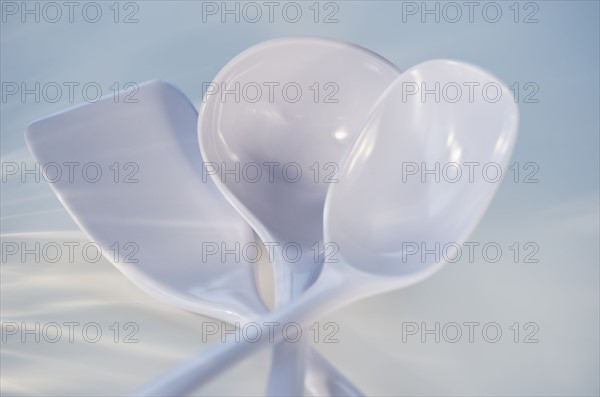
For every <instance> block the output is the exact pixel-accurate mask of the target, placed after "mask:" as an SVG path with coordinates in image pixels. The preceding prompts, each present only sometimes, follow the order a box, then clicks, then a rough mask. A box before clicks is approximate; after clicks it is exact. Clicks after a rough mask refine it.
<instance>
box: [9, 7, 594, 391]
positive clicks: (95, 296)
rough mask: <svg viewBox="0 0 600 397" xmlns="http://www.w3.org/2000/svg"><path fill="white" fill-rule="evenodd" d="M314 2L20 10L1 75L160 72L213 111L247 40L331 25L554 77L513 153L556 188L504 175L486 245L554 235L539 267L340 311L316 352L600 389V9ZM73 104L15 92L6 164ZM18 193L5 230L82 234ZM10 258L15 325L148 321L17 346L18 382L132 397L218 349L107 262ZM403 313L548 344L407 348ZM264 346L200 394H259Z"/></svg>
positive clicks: (430, 384)
mask: <svg viewBox="0 0 600 397" xmlns="http://www.w3.org/2000/svg"><path fill="white" fill-rule="evenodd" d="M3 3H4V2H3ZM31 3H33V2H30V4H31ZM219 3H220V2H219ZM259 3H262V2H259ZM312 3H313V2H303V3H302V10H303V12H304V13H305V14H304V16H303V18H302V20H301V21H300V22H298V23H296V24H291V23H287V22H286V21H285V20H284V19H283V18H281V14H276V21H275V22H274V23H269V22H267V21H266V20H265V17H263V20H261V21H259V22H257V23H255V24H252V23H247V22H244V21H242V22H241V23H232V22H229V23H221V22H220V21H219V19H218V17H209V22H208V23H203V22H202V4H201V3H200V2H192V1H170V2H167V1H141V2H137V4H138V5H139V12H138V13H137V15H136V17H137V18H138V19H139V23H135V24H122V23H119V24H115V23H113V21H112V14H109V10H108V6H109V5H110V4H112V2H101V4H102V9H103V12H105V14H104V16H103V18H102V20H101V21H100V22H98V23H96V24H90V23H86V22H85V21H83V20H82V19H81V17H80V14H76V20H77V21H76V22H75V23H72V24H71V23H68V22H67V21H65V18H66V16H63V20H62V21H60V22H58V23H56V24H51V23H46V22H41V23H34V22H32V20H31V17H30V19H29V21H28V22H26V23H22V22H21V21H20V20H19V18H18V16H7V21H6V22H5V23H4V22H3V23H2V24H1V36H2V37H1V42H0V43H1V60H0V69H1V80H2V82H18V83H21V82H26V83H28V84H29V85H33V84H34V83H35V82H37V81H39V82H41V83H42V85H43V84H44V83H46V82H52V81H54V82H59V83H62V82H65V81H74V82H80V83H82V84H85V83H86V82H98V83H99V84H100V85H101V87H102V88H103V89H104V90H106V91H105V93H109V92H108V87H109V86H111V85H112V84H113V83H114V82H119V83H120V84H124V83H126V82H136V83H141V82H144V81H147V80H152V79H156V78H160V79H164V80H167V81H170V82H172V83H174V84H175V85H177V86H178V87H180V88H181V89H182V90H183V91H184V92H185V93H186V94H187V95H188V96H189V97H190V98H191V99H192V100H193V101H194V102H195V103H196V104H198V103H199V102H200V100H201V98H202V94H203V93H202V83H203V82H209V81H211V79H212V78H213V76H214V75H215V74H216V73H217V72H218V71H219V69H220V68H221V67H222V66H224V65H225V64H226V63H227V62H228V61H229V60H230V59H231V58H232V57H233V56H235V55H236V54H237V53H239V52H240V51H242V50H244V49H246V48H247V47H249V46H252V45H254V44H256V43H259V42H261V41H263V40H267V39H270V38H276V37H282V36H289V35H318V36H324V37H331V38H337V39H342V40H346V41H350V42H353V43H356V44H359V45H361V46H364V47H367V48H369V49H371V50H373V51H375V52H377V53H379V54H381V55H382V56H384V57H386V58H388V59H389V60H390V61H392V62H394V63H395V64H396V65H398V66H399V67H400V68H401V69H407V68H409V67H411V66H413V65H415V64H417V63H419V62H422V61H425V60H430V59H435V58H454V59H459V60H464V61H468V62H471V63H474V64H477V65H480V66H482V67H483V68H485V69H488V70H490V71H491V72H493V73H494V74H496V75H497V76H498V77H499V78H501V79H502V80H504V81H505V82H506V83H507V85H509V86H510V85H512V84H513V83H514V82H520V84H521V86H522V85H523V84H524V83H527V82H533V83H535V84H537V85H538V86H539V92H538V94H537V95H536V98H537V99H539V102H538V103H520V104H519V107H520V111H521V124H520V135H519V139H518V143H517V146H516V150H515V154H514V159H513V160H514V161H518V162H520V163H521V164H523V163H526V162H535V163H537V164H538V165H539V173H538V174H537V178H539V183H535V184H523V183H513V182H512V181H510V180H505V181H504V182H503V185H502V187H501V188H500V191H499V194H498V197H497V198H496V199H495V201H494V202H493V204H492V206H491V208H490V210H489V212H488V214H487V215H486V217H485V218H484V220H483V222H482V223H481V225H480V227H479V228H478V229H477V230H476V232H475V234H474V235H473V236H472V237H471V238H470V240H471V241H481V242H486V241H498V242H502V243H503V244H504V245H503V246H504V247H508V246H509V245H510V243H511V242H514V241H520V242H522V243H524V242H528V241H532V242H536V243H537V244H538V245H539V247H540V252H539V254H538V255H537V257H538V258H539V259H540V261H539V263H537V264H523V263H517V264H515V263H513V262H512V261H511V260H510V258H503V259H502V260H501V261H500V262H498V263H495V264H490V263H485V262H481V261H480V262H476V263H473V264H469V263H463V264H456V265H450V266H447V267H446V268H445V269H444V270H443V271H442V272H440V273H439V274H437V275H436V276H435V277H433V278H431V279H430V280H427V281H426V282H424V283H422V284H420V285H418V286H415V287H412V288H409V289H408V290H406V291H398V292H395V293H390V294H386V295H384V296H379V297H375V298H371V299H368V300H365V301H363V302H360V303H358V304H354V305H352V306H350V307H348V308H346V309H344V310H342V311H339V312H337V313H335V314H334V315H331V316H330V318H329V320H331V321H337V322H338V323H339V324H340V334H339V339H340V342H339V343H338V344H333V345H319V346H318V348H319V349H321V350H322V351H323V352H324V353H325V354H326V355H327V356H328V357H330V358H331V360H332V361H333V362H335V363H336V365H338V366H339V367H340V368H341V370H342V371H343V372H344V373H345V374H347V375H348V376H350V377H351V378H352V379H353V380H354V381H355V382H356V384H357V385H358V386H359V387H361V388H362V389H363V390H364V391H365V392H366V393H367V394H373V395H431V394H436V395H446V394H453V395H465V394H467V395H469V394H473V395H598V393H599V392H600V389H599V383H598V377H599V375H598V374H599V371H600V368H599V344H598V334H599V309H600V307H599V272H598V265H599V257H598V249H599V247H598V239H599V230H598V227H599V223H598V222H599V210H598V200H599V173H598V172H599V168H600V167H599V136H600V134H599V132H600V129H599V110H598V109H599V108H600V106H599V105H600V104H599V97H600V82H599V75H600V66H599V59H600V55H599V48H600V45H599V44H600V43H599V37H600V32H599V18H600V14H599V3H598V2H596V1H539V2H535V4H537V5H538V6H539V12H538V13H537V15H536V18H537V19H539V22H538V23H532V24H525V23H515V22H514V21H513V14H512V11H511V10H510V9H509V8H508V7H509V6H511V5H512V4H513V2H512V1H509V2H499V4H500V5H501V8H502V11H503V16H502V18H501V20H500V21H499V22H498V23H495V24H493V23H488V22H486V21H485V20H484V19H483V18H482V16H481V13H480V12H477V11H476V14H475V21H474V22H473V23H469V22H468V20H467V17H466V15H463V17H462V19H461V21H459V22H458V23H454V24H453V23H448V22H445V21H443V20H442V21H441V22H440V23H435V22H433V20H432V17H431V16H430V17H428V18H429V19H428V22H426V23H422V22H421V21H420V18H419V15H417V16H409V17H408V20H407V22H403V21H402V9H403V3H402V2H399V1H369V2H367V1H342V2H337V5H338V6H339V12H338V13H337V15H336V17H337V18H338V19H339V22H338V23H333V24H323V23H314V22H313V21H312V14H310V12H311V11H310V10H309V9H308V7H309V6H310V5H311V4H312ZM420 3H421V2H418V4H420ZM459 3H460V4H462V2H459ZM485 3H486V2H482V5H483V4H485ZM282 4H283V3H282ZM524 5H525V2H521V3H520V4H519V6H520V7H521V18H522V17H523V16H524V14H526V11H524V10H523V7H524ZM429 6H430V7H433V3H430V4H429ZM480 9H481V7H480V8H478V10H480ZM463 11H464V12H466V9H464V8H463ZM322 12H323V10H322ZM523 94H524V91H521V95H523ZM81 101H82V98H81V95H77V94H76V102H81ZM70 105H71V104H70V103H69V101H68V98H67V97H66V96H64V97H63V99H62V100H61V101H59V102H57V103H48V102H44V101H42V102H41V103H35V102H33V101H32V100H31V99H30V100H28V101H27V102H26V103H22V102H21V101H20V100H18V99H15V97H10V98H9V99H8V100H7V102H6V103H2V110H1V112H0V117H1V141H0V143H1V152H0V154H1V158H2V162H21V161H26V162H31V161H33V160H32V157H31V155H30V154H29V153H28V151H27V149H26V147H25V144H24V139H23V132H24V129H25V126H26V125H27V123H28V122H30V121H32V120H33V119H36V118H39V117H42V116H45V115H47V114H49V113H52V112H55V111H58V110H62V109H64V108H66V107H68V106H70ZM1 195H2V196H1V197H2V206H1V211H2V214H1V215H2V226H1V231H2V239H3V241H6V240H11V241H12V240H14V239H17V238H19V239H31V240H34V241H44V240H48V239H51V240H53V241H57V240H58V241H60V239H68V238H74V237H73V236H78V238H82V237H81V235H79V234H78V232H77V227H76V226H75V225H74V224H73V222H72V221H71V220H70V219H69V216H68V214H67V213H66V211H64V209H62V206H61V205H60V203H59V202H58V200H57V199H56V198H55V197H54V195H53V194H52V193H51V191H50V189H49V187H48V186H47V185H46V184H45V183H25V184H23V183H21V182H19V181H18V180H15V179H14V178H13V179H9V180H8V181H7V182H3V183H2V193H1ZM507 256H508V255H507ZM1 270H2V284H1V285H2V321H3V322H6V321H16V322H21V321H27V322H31V321H59V322H60V321H81V322H86V321H99V320H98V319H99V318H100V319H103V321H104V323H105V324H110V323H111V322H114V321H121V322H126V321H136V322H138V323H139V324H140V329H141V331H140V336H139V339H140V343H139V344H137V345H135V346H123V345H117V344H112V343H108V344H107V345H106V346H93V345H89V344H85V343H83V344H81V343H80V344H77V343H76V344H67V345H64V344H63V345H60V344H58V345H53V346H46V345H43V344H41V345H36V344H33V346H32V345H31V344H21V343H3V344H2V345H1V347H2V358H1V360H2V383H1V387H2V393H3V394H5V393H6V394H7V395H8V394H20V395H25V394H28V393H35V394H38V393H44V394H59V395H60V394H74V395H81V394H102V395H108V394H115V395H122V394H125V393H127V392H128V391H130V390H131V389H132V388H134V387H136V386H137V385H139V384H141V383H143V382H144V381H146V380H148V379H150V378H151V377H152V376H154V375H156V374H158V373H160V372H161V370H163V369H165V368H168V367H169V365H171V364H173V363H175V362H178V361H179V360H181V359H182V358H184V357H187V356H188V355H189V354H191V352H192V351H195V350H196V349H199V348H201V347H202V346H203V344H202V343H201V342H200V340H199V339H198V337H197V335H196V334H195V333H196V332H197V329H198V324H199V323H200V321H202V319H201V318H199V317H197V316H193V315H191V314H188V313H182V312H179V311H177V310H173V309H171V308H169V307H167V306H166V305H162V304H160V303H157V302H155V301H154V300H152V298H149V297H146V296H145V295H144V294H143V293H141V292H139V291H137V290H136V289H135V288H134V287H133V286H132V285H130V284H129V283H128V282H127V281H126V280H124V279H123V278H122V276H121V275H120V274H119V273H118V272H117V271H116V270H114V269H112V267H110V265H109V264H108V263H107V262H104V261H101V262H100V263H98V264H96V265H90V264H85V265H81V266H77V265H76V264H57V265H48V264H46V265H36V264H15V263H2V267H1ZM403 321H412V322H418V323H420V322H421V321H426V322H428V324H429V323H433V322H435V321H440V322H448V321H457V322H464V321H481V322H482V323H485V322H491V321H495V322H498V323H500V324H501V325H502V327H503V329H504V330H505V331H507V332H508V327H509V326H510V325H511V324H512V323H514V322H517V321H519V322H521V323H525V322H528V321H533V322H536V323H538V324H539V326H540V331H539V334H538V338H539V340H540V342H539V343H537V344H531V345H526V344H515V343H512V342H511V341H510V336H509V334H507V336H506V337H505V338H504V339H503V342H502V343H499V344H497V345H494V344H489V343H484V342H482V341H481V340H480V341H479V342H476V343H474V344H468V343H458V344H456V345H452V344H448V343H445V344H444V343H441V344H436V343H420V342H418V341H415V340H411V342H410V343H403V342H402V341H401V337H400V330H401V327H402V322H403ZM257 357H260V358H261V359H262V362H259V361H258V359H257V358H256V357H255V358H253V359H250V360H248V361H246V362H245V363H244V364H242V365H241V366H239V367H236V368H235V369H233V370H232V371H231V372H228V373H226V374H225V375H223V376H222V377H221V378H219V379H217V380H215V381H214V382H212V383H211V384H210V385H208V386H207V387H206V388H205V389H202V390H199V391H198V392H199V393H202V394H207V395H213V394H225V395H227V394H236V393H242V394H256V393H261V392H262V387H263V382H264V377H265V373H266V372H265V370H266V368H267V366H268V363H267V359H268V355H267V353H265V352H263V353H262V355H260V356H257ZM233 378H235V379H236V380H235V382H234V381H232V379H233Z"/></svg>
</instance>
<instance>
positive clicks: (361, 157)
mask: <svg viewBox="0 0 600 397" xmlns="http://www.w3.org/2000/svg"><path fill="white" fill-rule="evenodd" d="M434 84H439V85H440V86H441V87H451V86H452V85H455V86H459V87H466V86H467V85H466V84H472V85H473V86H477V87H485V86H486V85H487V86H488V87H492V88H491V89H490V90H489V91H490V94H489V96H488V97H486V96H484V95H475V94H472V95H467V93H465V92H463V95H462V96H461V97H457V98H458V99H454V98H455V96H454V92H456V91H454V92H452V93H450V91H448V92H449V93H448V95H447V97H442V96H441V95H440V96H438V98H437V100H436V97H435V96H434V95H432V94H428V95H426V96H423V95H422V92H423V90H422V87H432V86H434ZM415 86H416V87H419V88H421V89H420V92H419V93H417V94H410V92H413V90H414V89H415V88H414V87H415ZM496 87H498V89H499V90H500V94H499V96H498V99H496V94H495V92H496ZM447 98H452V100H448V99H447ZM518 119H519V111H518V108H517V105H516V103H515V101H514V98H513V96H512V94H511V92H510V90H509V89H508V87H507V86H506V85H505V84H504V83H502V82H501V81H500V80H498V78H496V77H495V76H493V75H491V74H490V73H488V72H486V71H484V70H482V69H480V68H478V67H476V66H472V65H469V64H465V63H463V62H458V61H447V60H435V61H428V62H425V63H422V64H419V65H417V66H415V67H413V68H411V69H409V70H407V71H406V72H404V73H403V74H402V76H401V77H400V78H398V80H396V81H395V82H394V84H393V85H392V86H391V87H390V88H389V89H388V90H387V92H386V93H385V94H384V95H383V97H382V98H381V99H380V101H379V103H378V104H377V106H376V107H375V109H374V111H373V113H372V114H371V116H370V118H369V121H368V123H367V124H366V126H365V128H364V130H363V131H362V133H361V134H360V137H359V139H358V141H357V142H356V144H355V145H354V147H353V148H352V152H351V153H350V155H349V157H348V159H347V160H346V163H345V165H344V167H343V168H342V172H341V174H340V177H339V179H340V182H339V183H336V184H333V185H332V186H331V188H330V191H329V195H328V197H327V205H326V218H327V220H326V222H325V233H326V235H327V240H328V241H332V242H334V243H335V244H337V245H338V246H339V249H340V256H341V257H343V261H344V262H345V263H346V264H349V265H351V266H353V267H355V268H357V269H360V270H362V271H364V272H367V273H375V274H381V275H390V276H399V277H404V276H413V275H416V274H418V273H419V272H421V271H425V272H427V271H428V269H429V266H431V265H433V266H435V265H437V264H436V263H434V262H435V258H436V257H435V255H427V256H426V257H425V259H423V258H422V255H421V254H418V255H416V254H414V250H415V248H414V245H412V244H416V245H417V247H418V248H419V249H420V247H422V245H423V244H425V247H427V248H428V249H432V248H433V247H435V246H436V245H437V244H439V245H440V246H442V247H444V246H447V245H448V244H460V243H462V242H463V241H464V239H465V238H466V237H467V236H468V235H469V233H471V231H472V230H473V229H474V228H475V226H476V225H477V223H478V222H479V220H480V219H481V217H482V216H483V214H484V212H485V210H486V209H487V207H488V206H489V204H490V202H491V200H492V198H493V197H494V194H495V192H496V190H497V188H498V186H499V185H500V183H501V179H500V178H496V177H497V174H496V172H497V171H498V169H499V170H500V175H502V171H504V172H506V170H507V169H508V167H507V165H508V161H509V159H510V156H511V154H512V150H513V147H514V145H515V141H516V137H517V126H518ZM465 164H467V165H468V164H472V167H473V168H472V169H477V170H479V172H478V173H476V172H473V171H472V172H471V174H470V175H469V174H467V171H468V168H467V166H465ZM475 166H477V168H474V167H475ZM416 167H418V168H419V170H421V171H422V170H424V169H427V170H435V169H436V167H437V169H439V170H440V172H439V173H438V175H439V174H442V170H444V171H443V172H444V174H442V175H445V177H443V178H440V177H439V176H438V177H437V179H436V175H435V174H434V173H430V174H429V175H427V174H424V173H422V172H416V171H415V168H416ZM482 169H486V170H488V171H486V172H489V176H487V174H486V175H485V176H483V175H482V173H481V170H482ZM447 256H448V257H449V258H452V257H454V256H456V254H455V253H452V251H451V252H450V253H448V255H447ZM438 262H439V260H438Z"/></svg>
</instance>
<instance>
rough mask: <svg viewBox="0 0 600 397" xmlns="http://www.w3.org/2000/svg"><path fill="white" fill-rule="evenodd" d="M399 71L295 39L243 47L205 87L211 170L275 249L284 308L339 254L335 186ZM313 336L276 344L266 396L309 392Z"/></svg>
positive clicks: (355, 53)
mask: <svg viewBox="0 0 600 397" xmlns="http://www.w3.org/2000/svg"><path fill="white" fill-rule="evenodd" d="M399 75H400V72H399V70H398V69H397V68H396V67H395V66H394V65H392V64H391V63H390V62H389V61H387V60H386V59H384V58H382V57H380V56H378V55H376V54H374V53H373V52H371V51H368V50H366V49H364V48H361V47H358V46H355V45H352V44H349V43H345V42H339V41H334V40H329V39H322V38H316V37H293V38H284V39H276V40H270V41H267V42H263V43H260V44H258V45H256V46H253V47H251V48H249V49H247V50H245V51H244V52H242V53H241V54H239V55H237V56H236V57H235V58H233V59H232V60H231V61H230V62H229V63H228V64H227V65H226V66H225V67H224V68H223V69H222V70H221V71H220V72H219V74H218V75H217V76H216V77H215V79H214V80H213V83H212V84H211V85H210V86H209V87H207V90H206V94H205V98H204V104H203V107H202V109H201V113H200V119H199V124H198V130H199V137H200V138H199V140H200V146H201V150H202V156H203V158H204V159H205V161H206V162H208V163H207V166H206V167H205V172H207V173H210V174H211V175H212V177H213V178H214V181H215V183H216V185H217V187H218V188H219V189H220V190H221V191H222V192H223V195H224V196H225V197H227V199H228V200H229V201H230V202H231V203H232V204H233V206H234V207H235V208H236V209H237V210H238V212H239V213H240V214H242V216H243V217H244V218H245V219H246V220H247V221H248V223H249V224H250V225H251V226H252V227H253V228H254V230H255V231H256V233H257V234H258V235H259V236H260V238H261V239H262V240H263V242H268V243H269V244H273V246H272V247H273V252H274V274H275V280H276V282H275V286H276V288H277V292H276V294H275V296H276V297H277V302H276V303H277V306H278V307H281V306H282V305H285V304H287V303H289V301H290V300H292V299H294V298H295V297H296V296H298V295H299V294H300V293H301V292H302V291H303V290H304V289H305V288H306V287H308V286H309V285H310V282H311V278H312V279H314V278H315V277H317V276H318V274H319V272H320V269H321V264H322V261H323V259H325V261H327V260H328V255H330V254H331V253H332V252H333V248H334V247H324V246H323V207H324V204H325V197H326V194H327V189H328V187H329V185H330V184H331V183H335V180H336V178H337V175H336V174H337V171H338V170H339V164H340V161H341V160H342V158H343V156H344V154H345V153H346V152H347V150H348V148H349V146H348V145H349V143H350V142H352V141H353V140H354V138H355V136H354V135H355V134H356V133H358V132H360V128H361V127H362V126H363V125H364V123H365V122H366V120H367V115H368V109H369V108H371V107H372V106H373V104H374V103H375V101H376V100H377V99H378V98H379V97H380V96H381V94H382V93H383V92H384V91H385V89H386V88H388V87H389V85H390V84H391V83H392V82H393V81H394V80H395V79H396V78H397V77H398V76H399ZM328 248H329V249H328ZM286 249H287V251H286ZM321 251H324V252H321ZM286 252H287V254H286ZM290 286H291V288H290ZM308 339H309V338H308V337H307V336H306V335H305V336H304V337H303V338H302V339H301V340H300V341H299V342H296V343H285V342H284V343H281V344H279V345H277V346H276V347H275V349H274V353H273V364H272V372H271V376H270V378H269V379H270V381H271V382H270V383H269V386H268V388H267V394H268V395H271V396H284V395H292V396H297V395H301V394H302V393H303V384H304V375H303V368H304V362H305V360H304V358H303V354H302V353H303V351H304V350H305V349H304V348H301V347H300V346H301V345H303V344H305V343H307V341H308Z"/></svg>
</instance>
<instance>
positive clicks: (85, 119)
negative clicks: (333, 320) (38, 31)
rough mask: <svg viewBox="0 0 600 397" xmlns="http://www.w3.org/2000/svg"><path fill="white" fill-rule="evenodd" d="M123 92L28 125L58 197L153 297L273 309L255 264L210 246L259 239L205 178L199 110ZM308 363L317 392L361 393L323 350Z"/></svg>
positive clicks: (215, 308)
mask: <svg viewBox="0 0 600 397" xmlns="http://www.w3.org/2000/svg"><path fill="white" fill-rule="evenodd" d="M118 98H120V99H121V100H120V101H117V102H115V100H114V96H113V95H110V96H107V97H104V98H102V99H101V100H99V101H98V102H97V103H90V104H85V105H82V106H77V107H74V108H71V109H68V110H66V111H63V112H60V113H57V114H54V115H51V116H48V117H46V118H43V119H41V120H37V121H35V122H33V123H32V124H30V125H29V126H28V127H27V131H26V140H27V144H28V146H29V148H30V150H31V152H32V153H33V154H34V156H35V158H36V159H37V161H38V162H40V163H41V164H42V165H45V167H43V169H45V170H47V173H48V175H46V179H47V180H49V181H51V183H50V186H51V187H52V189H53V190H54V192H55V193H56V195H57V196H58V198H59V200H60V201H61V202H62V203H63V205H64V206H65V208H66V209H67V211H68V212H69V214H70V215H71V216H72V217H73V219H74V220H75V222H76V223H77V224H78V226H79V227H80V228H81V229H82V230H83V231H84V233H85V234H86V236H87V237H88V238H89V240H90V241H93V242H95V243H97V244H98V245H99V246H100V248H101V249H102V253H103V254H104V256H105V257H106V259H108V260H109V261H110V262H111V263H113V264H114V265H115V266H116V267H117V268H118V269H119V270H120V271H121V272H123V273H124V274H125V275H126V276H127V278H128V279H129V280H131V281H132V282H133V283H134V284H135V285H137V286H138V287H139V288H141V289H142V290H144V291H145V292H147V293H148V294H150V295H152V296H154V297H156V298H158V299H161V300H163V301H165V302H167V303H170V304H173V305H175V306H177V307H179V308H182V309H185V310H188V311H192V312H195V313H199V314H202V315H204V316H209V317H213V318H216V319H218V320H221V321H225V322H228V323H231V324H235V323H241V324H246V323H248V322H249V321H251V320H252V319H256V318H259V317H261V316H264V315H266V313H267V312H268V310H267V308H266V307H265V305H264V304H263V302H262V300H261V298H260V294H259V292H258V290H257V287H256V283H255V272H254V265H253V264H251V263H248V262H246V261H241V262H240V263H235V261H234V260H233V259H231V257H230V259H231V260H230V261H229V262H223V261H222V260H221V255H219V254H215V255H208V252H209V250H208V248H207V246H206V245H204V244H211V247H212V246H213V244H217V245H218V246H219V249H221V244H225V247H227V248H228V249H230V248H231V247H234V246H235V244H237V243H241V244H251V243H254V236H253V232H252V229H251V228H250V227H249V226H248V224H247V223H246V222H245V221H244V220H243V219H242V218H241V217H240V216H239V215H238V214H237V212H236V211H235V210H234V209H233V208H232V207H231V205H230V204H229V203H227V201H226V200H225V199H224V198H223V197H222V195H221V193H220V192H219V191H218V190H217V188H216V187H215V185H214V183H213V182H212V181H211V180H210V178H208V179H204V180H203V178H202V175H201V168H202V158H201V156H200V153H199V151H198V135H197V128H196V126H197V120H198V113H197V111H196V109H195V108H194V106H193V105H192V104H191V102H190V101H189V100H188V99H187V98H186V97H185V95H183V94H182V93H181V92H180V91H178V90H177V89H175V88H174V87H172V86H171V85H169V84H167V83H163V82H149V83H145V84H142V85H140V86H139V90H138V91H137V92H134V91H129V92H121V93H119V97H118ZM124 98H128V100H129V101H132V100H135V101H137V102H123V99H124ZM53 164H54V165H53ZM46 165H47V166H46ZM69 169H70V170H72V172H71V173H67V171H68V170H69ZM56 170H62V171H63V172H62V175H58V174H57V171H56ZM98 172H99V174H98ZM211 252H212V251H211ZM308 360H309V365H308V367H309V371H308V376H307V379H306V382H307V385H306V386H307V389H308V390H309V391H310V392H311V393H314V394H317V395H324V394H332V393H339V392H340V391H349V392H351V393H354V389H353V386H352V384H351V383H350V382H349V381H347V380H346V379H345V378H343V376H342V375H341V373H339V372H338V371H337V370H336V369H335V368H334V367H333V366H331V365H330V364H329V363H327V362H326V361H325V360H324V359H323V358H322V357H321V356H320V355H319V354H318V353H316V352H311V354H310V355H309V356H308Z"/></svg>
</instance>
